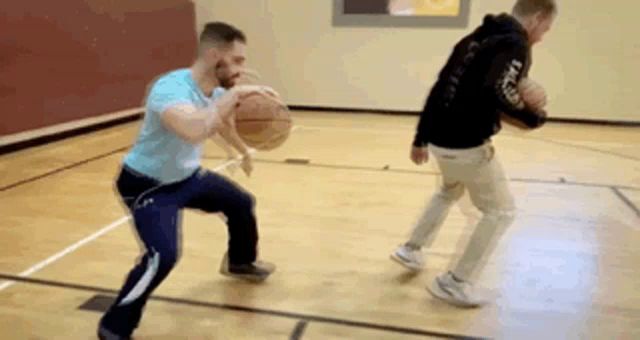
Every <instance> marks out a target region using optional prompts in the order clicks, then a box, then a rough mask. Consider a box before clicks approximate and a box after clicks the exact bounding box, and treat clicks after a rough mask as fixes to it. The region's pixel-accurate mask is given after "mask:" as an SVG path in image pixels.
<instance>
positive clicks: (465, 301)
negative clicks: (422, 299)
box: [427, 272, 488, 308]
mask: <svg viewBox="0 0 640 340" xmlns="http://www.w3.org/2000/svg"><path fill="white" fill-rule="evenodd" d="M427 289H428V290H429V292H430V293H431V294H432V295H433V296H435V297H437V298H439V299H442V300H444V301H446V302H448V303H450V304H452V305H454V306H457V307H463V308H477V307H481V306H483V305H485V304H487V302H488V301H487V300H486V299H483V298H480V297H478V296H476V295H477V293H476V292H474V291H473V290H474V288H473V286H472V285H471V284H470V283H468V282H464V281H458V280H456V279H454V278H453V274H452V273H451V272H447V273H445V274H441V275H439V276H437V277H436V278H435V280H433V283H432V284H431V285H430V286H428V287H427Z"/></svg>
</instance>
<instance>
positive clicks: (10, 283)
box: [0, 159, 238, 291]
mask: <svg viewBox="0 0 640 340" xmlns="http://www.w3.org/2000/svg"><path fill="white" fill-rule="evenodd" d="M237 161H238V160H237V159H231V160H228V161H226V162H224V163H222V164H221V165H219V166H217V167H215V168H213V171H216V172H217V171H220V170H223V169H225V168H226V167H228V166H229V165H231V164H233V163H235V162H237ZM130 219H131V216H123V217H121V218H119V219H118V220H116V221H114V222H112V223H110V224H109V225H107V226H106V227H103V228H101V229H100V230H98V231H96V232H95V233H93V234H91V235H89V236H87V237H85V238H83V239H82V240H80V241H77V242H76V243H74V244H72V245H70V246H69V247H67V248H65V249H63V250H61V251H59V252H58V253H56V254H54V255H52V256H50V257H48V258H46V259H45V260H43V261H41V262H38V263H36V264H35V265H33V266H31V267H30V268H28V269H27V270H25V271H23V272H21V273H19V274H18V277H22V278H25V277H29V276H31V275H32V274H34V273H36V272H38V271H40V270H41V269H43V268H45V267H46V266H48V265H50V264H52V263H54V262H56V261H58V260H60V259H61V258H63V257H64V256H66V255H69V254H71V253H73V252H74V251H76V250H77V249H78V248H80V247H82V246H84V245H86V244H87V243H89V242H92V241H95V240H96V239H97V238H99V237H100V236H102V235H104V234H106V233H108V232H110V231H112V230H114V229H116V228H117V227H119V226H121V225H123V224H125V223H126V222H128V221H129V220H130ZM16 283H17V282H16V281H7V282H3V283H1V284H0V291H3V290H5V289H7V288H9V287H11V286H13V285H14V284H16Z"/></svg>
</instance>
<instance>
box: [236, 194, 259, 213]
mask: <svg viewBox="0 0 640 340" xmlns="http://www.w3.org/2000/svg"><path fill="white" fill-rule="evenodd" d="M236 205H237V208H238V209H240V210H253V209H254V208H255V206H256V198H255V196H253V195H252V194H251V193H248V192H243V193H242V194H240V195H239V196H238V198H237V203H236Z"/></svg>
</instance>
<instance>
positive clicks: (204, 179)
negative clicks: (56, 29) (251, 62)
mask: <svg viewBox="0 0 640 340" xmlns="http://www.w3.org/2000/svg"><path fill="white" fill-rule="evenodd" d="M245 47H246V38H245V36H244V34H243V33H242V32H241V31H240V30H238V29H237V28H235V27H233V26H231V25H228V24H225V23H219V22H216V23H209V24H207V25H205V28H204V30H203V32H202V34H201V36H200V43H199V50H198V57H197V59H196V61H195V62H194V63H193V65H192V66H191V67H190V68H185V69H178V70H175V71H171V72H169V73H166V74H164V75H162V76H160V77H159V78H158V79H156V80H155V82H153V83H152V84H151V88H150V89H149V91H148V94H147V98H146V112H145V116H144V121H143V123H142V128H141V130H140V133H139V135H138V138H137V140H136V142H135V145H134V146H133V148H132V149H131V150H130V152H129V153H128V154H127V155H126V156H125V158H124V162H123V164H122V169H121V172H120V174H119V176H118V179H117V181H116V186H117V189H118V192H119V194H120V196H121V198H122V200H123V202H124V203H125V205H126V206H127V208H128V209H129V211H130V212H131V215H132V217H133V220H134V224H135V230H136V232H137V234H138V236H139V239H140V240H141V241H142V242H143V243H144V246H145V248H146V249H145V253H144V256H143V257H142V260H141V261H140V262H139V263H138V264H137V265H136V266H135V267H134V268H133V269H132V270H131V271H130V272H129V275H128V277H127V278H126V281H125V283H124V285H123V287H122V289H121V291H120V293H119V294H118V297H117V298H116V300H115V302H114V303H113V305H112V306H111V307H110V308H109V310H108V311H107V312H106V313H105V315H104V316H103V317H102V319H101V320H100V324H99V327H98V337H99V338H100V339H108V340H112V339H128V338H129V337H130V336H131V334H132V333H133V331H134V330H135V328H136V327H137V326H138V323H139V322H140V319H141V316H142V311H143V309H144V306H145V304H146V301H147V299H148V298H149V296H150V295H151V293H152V292H153V290H154V289H155V288H156V287H158V285H159V284H160V283H161V282H162V281H163V280H164V279H165V278H166V277H167V275H168V274H169V272H170V271H171V269H172V268H173V267H174V266H175V264H176V262H177V261H178V258H179V256H180V254H179V249H180V243H179V242H180V241H179V237H178V229H179V228H180V216H181V215H180V211H181V210H182V209H184V208H191V209H198V210H200V211H204V212H209V213H214V212H222V213H224V215H225V216H226V221H227V225H228V232H229V242H228V251H227V253H225V255H224V257H223V260H222V265H221V268H220V272H221V273H222V274H224V275H228V276H232V277H236V278H241V279H246V280H250V281H258V282H259V281H263V280H265V279H266V278H267V277H268V276H269V275H270V274H271V273H272V272H273V271H274V270H275V266H274V265H272V264H269V263H265V262H261V261H257V244H258V228H257V222H256V218H255V216H254V205H255V199H254V197H253V196H252V195H251V194H250V193H248V192H246V191H245V190H243V189H242V188H240V187H239V186H238V185H236V184H235V183H233V182H231V181H229V180H227V179H226V178H224V177H223V176H221V175H218V174H216V173H214V172H211V171H208V170H204V169H202V168H201V165H200V164H201V157H202V143H203V142H204V141H205V140H206V139H207V138H209V137H211V136H212V135H214V134H219V135H220V136H221V137H222V138H223V139H224V140H226V141H227V142H228V143H229V144H231V145H232V146H233V147H235V149H236V150H237V151H239V152H240V153H241V154H242V156H243V157H242V164H241V167H242V168H243V170H244V171H245V172H246V173H247V175H249V174H250V172H251V156H250V154H249V151H248V149H247V147H246V146H245V144H244V143H243V142H242V140H241V139H240V138H239V137H238V135H237V133H236V131H235V128H234V124H233V110H234V108H235V107H236V105H237V104H238V103H239V101H240V100H242V99H243V98H244V97H246V96H249V95H254V94H256V93H258V94H261V95H265V96H267V97H269V98H272V99H273V100H276V101H279V99H278V95H277V93H275V92H274V91H273V90H272V89H270V88H267V87H259V86H248V85H244V86H240V85H238V86H236V85H235V82H236V80H237V78H238V77H239V76H240V74H241V73H242V72H243V65H244V62H245V59H246V57H245V55H246V53H245Z"/></svg>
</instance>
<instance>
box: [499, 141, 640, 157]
mask: <svg viewBox="0 0 640 340" xmlns="http://www.w3.org/2000/svg"><path fill="white" fill-rule="evenodd" d="M508 136H509V137H515V138H521V139H528V140H536V141H540V142H545V143H549V144H555V145H561V146H566V147H571V148H575V149H582V150H587V151H592V152H596V153H601V154H604V155H608V156H616V157H619V158H624V159H628V160H632V161H638V162H640V158H638V157H634V156H629V155H625V154H621V153H617V152H613V151H609V150H602V149H598V148H593V147H590V146H584V145H576V144H571V143H565V142H558V141H555V140H551V139H546V138H541V137H529V136H519V135H511V134H510V135H508Z"/></svg>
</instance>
